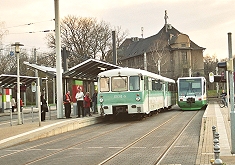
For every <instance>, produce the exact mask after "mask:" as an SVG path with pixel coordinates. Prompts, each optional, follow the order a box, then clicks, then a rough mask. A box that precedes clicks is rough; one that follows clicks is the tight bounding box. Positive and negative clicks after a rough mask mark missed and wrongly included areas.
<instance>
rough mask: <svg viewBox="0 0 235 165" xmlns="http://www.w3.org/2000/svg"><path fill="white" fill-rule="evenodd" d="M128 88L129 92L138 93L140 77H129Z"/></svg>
mask: <svg viewBox="0 0 235 165" xmlns="http://www.w3.org/2000/svg"><path fill="white" fill-rule="evenodd" d="M129 88H130V91H139V90H140V77H139V76H130V78H129Z"/></svg>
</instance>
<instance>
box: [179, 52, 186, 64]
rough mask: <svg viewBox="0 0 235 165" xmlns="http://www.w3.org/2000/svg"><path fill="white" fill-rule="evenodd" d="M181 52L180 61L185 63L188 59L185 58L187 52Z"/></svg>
mask: <svg viewBox="0 0 235 165" xmlns="http://www.w3.org/2000/svg"><path fill="white" fill-rule="evenodd" d="M181 54H182V61H183V63H186V62H187V61H188V60H187V52H181Z"/></svg>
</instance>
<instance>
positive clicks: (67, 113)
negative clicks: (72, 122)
mask: <svg viewBox="0 0 235 165" xmlns="http://www.w3.org/2000/svg"><path fill="white" fill-rule="evenodd" d="M71 101H72V100H71V96H70V91H68V92H67V93H66V94H65V95H64V109H65V117H66V119H68V118H71V117H70V114H71Z"/></svg>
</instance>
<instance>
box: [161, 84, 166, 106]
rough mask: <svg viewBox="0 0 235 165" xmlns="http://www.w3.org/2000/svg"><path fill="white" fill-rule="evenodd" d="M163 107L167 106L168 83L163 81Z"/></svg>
mask: <svg viewBox="0 0 235 165" xmlns="http://www.w3.org/2000/svg"><path fill="white" fill-rule="evenodd" d="M162 89H163V107H167V95H166V84H165V83H163V88H162Z"/></svg>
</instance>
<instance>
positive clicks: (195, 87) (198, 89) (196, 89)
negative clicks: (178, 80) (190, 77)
mask: <svg viewBox="0 0 235 165" xmlns="http://www.w3.org/2000/svg"><path fill="white" fill-rule="evenodd" d="M201 90H202V88H201V83H200V82H195V83H192V91H193V92H201Z"/></svg>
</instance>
